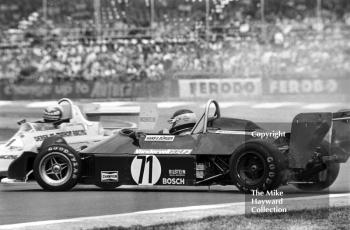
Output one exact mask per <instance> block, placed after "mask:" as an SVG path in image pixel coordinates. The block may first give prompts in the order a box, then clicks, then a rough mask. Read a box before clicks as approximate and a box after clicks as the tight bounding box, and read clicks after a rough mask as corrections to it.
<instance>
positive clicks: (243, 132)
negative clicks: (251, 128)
mask: <svg viewBox="0 0 350 230" xmlns="http://www.w3.org/2000/svg"><path fill="white" fill-rule="evenodd" d="M215 133H218V134H234V135H251V132H246V131H235V130H217V131H215Z"/></svg>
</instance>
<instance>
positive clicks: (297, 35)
mask: <svg viewBox="0 0 350 230" xmlns="http://www.w3.org/2000/svg"><path fill="white" fill-rule="evenodd" d="M0 26H1V33H0V45H1V47H0V79H7V80H11V81H32V80H35V81H41V82H47V81H52V79H64V80H67V79H68V80H72V79H85V80H89V81H90V80H95V79H100V78H103V79H117V80H120V81H142V80H145V79H148V80H151V81H159V80H163V79H173V78H176V76H186V74H187V75H193V74H194V73H195V74H197V75H198V74H199V75H201V74H202V75H208V74H213V75H214V74H215V76H217V74H219V75H220V76H221V77H245V78H249V77H264V78H266V77H270V76H277V77H278V76H282V77H289V78H294V77H296V78H297V77H305V76H307V77H313V78H322V77H323V76H327V75H328V74H330V73H331V74H332V75H334V76H345V75H346V74H348V73H349V71H350V66H349V63H348V61H347V60H348V59H349V56H350V45H349V43H348V40H349V36H350V29H349V28H350V3H349V1H347V0H322V1H321V0H178V1H173V0H138V1H134V0H133V1H131V0H75V1H69V0H31V1H21V0H2V1H1V2H0Z"/></svg>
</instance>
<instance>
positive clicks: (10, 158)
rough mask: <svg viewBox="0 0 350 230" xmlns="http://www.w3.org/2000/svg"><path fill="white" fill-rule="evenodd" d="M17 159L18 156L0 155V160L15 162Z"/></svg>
mask: <svg viewBox="0 0 350 230" xmlns="http://www.w3.org/2000/svg"><path fill="white" fill-rule="evenodd" d="M17 158H18V155H0V159H4V160H15V159H17Z"/></svg>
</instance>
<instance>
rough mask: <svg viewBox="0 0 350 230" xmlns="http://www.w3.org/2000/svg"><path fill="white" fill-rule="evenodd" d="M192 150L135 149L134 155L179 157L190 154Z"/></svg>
mask: <svg viewBox="0 0 350 230" xmlns="http://www.w3.org/2000/svg"><path fill="white" fill-rule="evenodd" d="M191 152H192V149H136V150H135V154H140V155H148V154H156V155H157V154H158V155H162V154H164V155H167V154H168V155H177V154H179V155H181V154H191Z"/></svg>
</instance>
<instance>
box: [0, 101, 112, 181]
mask: <svg viewBox="0 0 350 230" xmlns="http://www.w3.org/2000/svg"><path fill="white" fill-rule="evenodd" d="M51 107H52V108H53V109H57V108H56V107H58V108H59V111H56V110H53V111H47V109H46V110H45V114H44V116H45V115H46V117H45V118H46V119H45V118H44V120H42V121H35V122H27V121H26V120H22V121H20V122H18V124H19V126H20V127H19V130H18V131H17V132H16V133H15V134H14V135H13V137H11V138H10V139H9V140H8V141H7V142H6V143H5V144H3V145H0V178H1V177H6V176H7V174H8V167H9V165H10V164H11V163H12V162H13V161H16V162H17V164H21V167H22V168H21V169H20V170H21V173H24V174H25V175H23V177H21V178H20V181H26V180H27V179H28V177H29V176H30V174H31V173H32V172H33V167H32V166H33V162H34V159H35V158H36V156H37V154H38V153H39V151H41V150H42V149H45V148H46V146H48V145H50V144H54V142H51V141H50V140H51V139H48V140H47V141H45V142H44V143H43V141H44V140H46V139H47V138H49V137H52V136H61V137H64V140H65V143H67V144H69V146H70V147H71V148H72V149H74V150H75V151H80V150H82V149H83V148H86V147H88V146H90V145H92V144H94V143H96V142H99V141H101V140H104V139H106V138H107V137H108V136H110V135H112V131H111V130H106V129H104V128H103V127H102V126H101V124H100V122H95V121H89V120H87V119H86V118H85V116H84V115H83V113H82V112H81V111H80V109H79V107H78V106H77V105H75V104H74V103H73V102H72V101H71V100H70V99H67V98H63V99H61V100H59V101H58V102H57V105H55V106H51ZM58 112H59V113H60V116H59V117H58V116H57V114H58ZM91 114H92V117H93V118H96V117H98V116H99V115H101V114H99V112H92V113H91ZM111 114H112V115H114V114H113V113H111ZM50 116H51V117H50ZM50 118H57V119H53V120H47V119H50ZM3 182H8V183H11V182H19V181H18V180H9V179H5V180H3Z"/></svg>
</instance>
